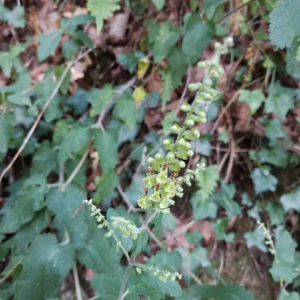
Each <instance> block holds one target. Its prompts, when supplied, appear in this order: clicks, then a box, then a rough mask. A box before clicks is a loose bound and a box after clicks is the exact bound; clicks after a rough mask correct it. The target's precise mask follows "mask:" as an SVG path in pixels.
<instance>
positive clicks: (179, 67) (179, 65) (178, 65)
mask: <svg viewBox="0 0 300 300" xmlns="http://www.w3.org/2000/svg"><path fill="white" fill-rule="evenodd" d="M169 65H170V67H171V77H172V79H173V86H174V88H175V87H178V86H181V85H182V77H183V76H184V75H185V73H186V70H187V67H188V62H187V60H186V55H185V54H184V52H183V51H182V47H174V48H173V49H172V50H171V52H170V55H169Z"/></svg>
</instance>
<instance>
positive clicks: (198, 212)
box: [191, 192, 218, 221]
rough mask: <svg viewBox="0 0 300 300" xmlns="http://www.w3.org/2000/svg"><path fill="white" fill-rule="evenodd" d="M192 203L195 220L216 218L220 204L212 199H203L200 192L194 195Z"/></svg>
mask: <svg viewBox="0 0 300 300" xmlns="http://www.w3.org/2000/svg"><path fill="white" fill-rule="evenodd" d="M191 203H192V206H193V216H194V219H195V220H197V221H199V220H203V219H206V218H212V219H214V218H215V217H216V215H217V211H218V206H217V205H216V203H214V202H213V201H211V200H210V199H203V198H202V194H201V193H200V192H197V193H196V194H194V195H193V197H192V199H191Z"/></svg>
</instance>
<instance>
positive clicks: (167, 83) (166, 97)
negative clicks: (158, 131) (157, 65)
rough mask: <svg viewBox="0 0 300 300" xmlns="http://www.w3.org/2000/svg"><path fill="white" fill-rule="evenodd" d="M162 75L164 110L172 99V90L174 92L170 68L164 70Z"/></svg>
mask: <svg viewBox="0 0 300 300" xmlns="http://www.w3.org/2000/svg"><path fill="white" fill-rule="evenodd" d="M161 76H162V90H163V91H162V94H161V102H162V110H163V111H164V110H165V108H166V105H167V103H168V102H169V101H170V100H171V96H172V92H173V89H174V87H173V79H172V75H171V71H170V70H164V71H162V72H161Z"/></svg>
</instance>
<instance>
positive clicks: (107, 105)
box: [93, 77, 136, 131]
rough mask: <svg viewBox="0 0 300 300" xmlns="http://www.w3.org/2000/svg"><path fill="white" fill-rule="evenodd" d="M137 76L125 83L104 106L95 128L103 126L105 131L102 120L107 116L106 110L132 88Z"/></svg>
mask: <svg viewBox="0 0 300 300" xmlns="http://www.w3.org/2000/svg"><path fill="white" fill-rule="evenodd" d="M135 80H136V78H135V77H133V78H132V79H131V80H130V81H128V82H127V83H126V84H125V85H123V86H122V87H121V88H120V89H119V90H118V91H117V92H116V95H115V96H114V97H113V98H111V99H110V100H109V101H108V103H107V104H106V105H105V106H104V108H103V109H102V111H101V113H100V116H99V118H98V120H97V122H96V124H95V125H93V128H101V129H102V130H103V131H104V127H103V125H102V120H103V118H104V116H105V113H106V110H107V109H108V108H109V107H110V106H111V105H112V103H113V102H114V101H115V100H116V99H117V98H118V97H120V96H121V95H122V94H123V93H124V92H125V91H126V90H127V89H128V88H130V87H131V86H132V85H133V84H134V82H135Z"/></svg>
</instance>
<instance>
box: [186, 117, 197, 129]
mask: <svg viewBox="0 0 300 300" xmlns="http://www.w3.org/2000/svg"><path fill="white" fill-rule="evenodd" d="M194 125H195V122H194V121H193V120H192V119H188V120H186V126H188V127H192V126H194Z"/></svg>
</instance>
